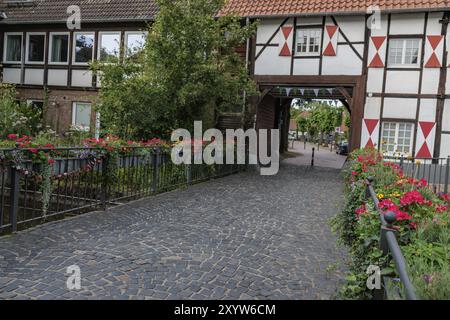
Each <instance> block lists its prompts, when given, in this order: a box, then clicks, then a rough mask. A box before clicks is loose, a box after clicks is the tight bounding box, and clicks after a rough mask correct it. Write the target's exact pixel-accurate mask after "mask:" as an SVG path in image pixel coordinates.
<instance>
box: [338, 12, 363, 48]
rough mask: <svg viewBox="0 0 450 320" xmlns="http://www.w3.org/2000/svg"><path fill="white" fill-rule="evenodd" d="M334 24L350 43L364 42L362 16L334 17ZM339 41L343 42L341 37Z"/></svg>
mask: <svg viewBox="0 0 450 320" xmlns="http://www.w3.org/2000/svg"><path fill="white" fill-rule="evenodd" d="M335 18H336V22H337V23H338V25H339V27H340V28H341V30H342V32H344V34H345V35H346V36H347V38H348V39H349V40H350V41H351V42H358V41H364V32H365V25H366V22H365V18H364V16H336V17H335ZM340 41H344V39H342V37H341V38H340Z"/></svg>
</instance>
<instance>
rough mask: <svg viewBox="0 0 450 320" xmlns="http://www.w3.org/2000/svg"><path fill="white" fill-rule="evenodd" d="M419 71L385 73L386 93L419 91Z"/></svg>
mask: <svg viewBox="0 0 450 320" xmlns="http://www.w3.org/2000/svg"><path fill="white" fill-rule="evenodd" d="M419 78H420V72H419V71H403V70H401V71H387V74H386V92H387V93H415V94H417V92H418V90H419Z"/></svg>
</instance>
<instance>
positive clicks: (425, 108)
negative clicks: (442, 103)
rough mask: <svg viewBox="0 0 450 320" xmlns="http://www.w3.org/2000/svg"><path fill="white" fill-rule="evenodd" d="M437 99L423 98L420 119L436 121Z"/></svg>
mask: <svg viewBox="0 0 450 320" xmlns="http://www.w3.org/2000/svg"><path fill="white" fill-rule="evenodd" d="M436 103H437V100H436V99H421V100H420V110H419V121H427V122H435V121H436Z"/></svg>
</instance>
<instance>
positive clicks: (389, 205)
mask: <svg viewBox="0 0 450 320" xmlns="http://www.w3.org/2000/svg"><path fill="white" fill-rule="evenodd" d="M378 207H379V208H380V209H383V210H386V211H395V210H398V206H397V205H396V204H395V203H394V202H392V200H391V199H385V200H383V201H380V203H378Z"/></svg>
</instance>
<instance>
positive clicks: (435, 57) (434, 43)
mask: <svg viewBox="0 0 450 320" xmlns="http://www.w3.org/2000/svg"><path fill="white" fill-rule="evenodd" d="M443 40H444V36H441V35H437V36H427V40H426V43H425V61H426V63H425V68H440V67H442V62H441V61H442V53H443V52H444V41H443Z"/></svg>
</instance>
